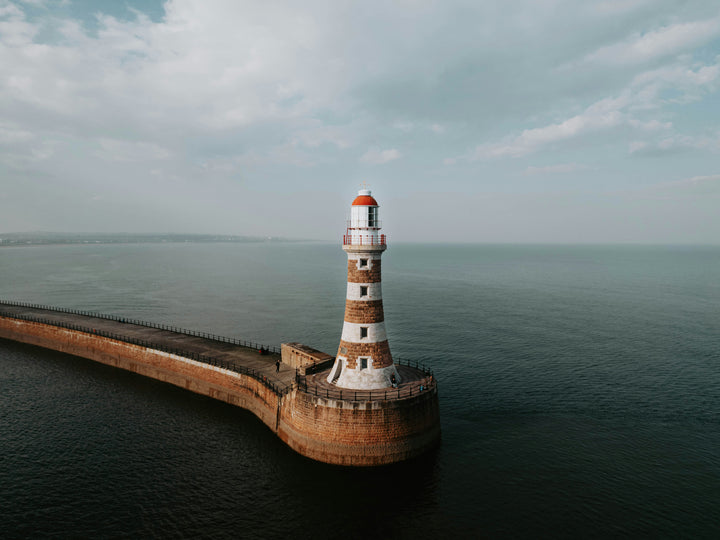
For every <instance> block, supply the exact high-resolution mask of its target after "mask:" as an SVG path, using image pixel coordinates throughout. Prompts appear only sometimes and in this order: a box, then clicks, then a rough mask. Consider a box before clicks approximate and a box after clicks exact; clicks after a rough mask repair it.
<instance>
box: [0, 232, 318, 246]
mask: <svg viewBox="0 0 720 540" xmlns="http://www.w3.org/2000/svg"><path fill="white" fill-rule="evenodd" d="M305 241H307V240H303V239H290V238H279V237H275V236H239V235H232V234H177V233H174V234H170V233H168V234H148V233H145V234H133V233H50V232H28V233H0V247H4V246H46V245H67V244H80V245H87V244H153V243H189V242H192V243H218V242H227V243H238V244H247V243H261V242H305Z"/></svg>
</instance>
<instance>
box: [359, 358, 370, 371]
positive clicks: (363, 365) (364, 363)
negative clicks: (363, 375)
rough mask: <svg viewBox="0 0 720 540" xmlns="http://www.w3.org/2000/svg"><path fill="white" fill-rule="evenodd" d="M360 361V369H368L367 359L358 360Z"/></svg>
mask: <svg viewBox="0 0 720 540" xmlns="http://www.w3.org/2000/svg"><path fill="white" fill-rule="evenodd" d="M358 360H360V369H367V361H368V359H367V358H358Z"/></svg>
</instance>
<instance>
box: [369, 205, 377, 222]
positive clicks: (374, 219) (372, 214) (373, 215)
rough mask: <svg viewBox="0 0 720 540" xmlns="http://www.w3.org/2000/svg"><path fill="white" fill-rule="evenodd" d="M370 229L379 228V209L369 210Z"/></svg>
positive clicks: (371, 208)
mask: <svg viewBox="0 0 720 540" xmlns="http://www.w3.org/2000/svg"><path fill="white" fill-rule="evenodd" d="M368 227H377V208H375V207H372V206H371V207H370V208H368Z"/></svg>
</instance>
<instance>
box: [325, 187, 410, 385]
mask: <svg viewBox="0 0 720 540" xmlns="http://www.w3.org/2000/svg"><path fill="white" fill-rule="evenodd" d="M348 225H349V226H348V228H347V231H346V234H345V236H344V237H343V249H344V250H345V252H346V253H347V255H348V279H347V281H348V283H347V296H346V300H345V322H344V324H343V331H342V337H341V338H340V347H339V348H338V354H337V357H336V359H335V364H334V365H333V368H332V370H331V371H330V375H329V376H328V382H330V383H333V384H336V385H337V386H340V387H342V388H355V389H358V390H359V389H375V388H387V387H389V386H391V385H392V381H393V379H394V380H395V381H396V382H399V381H400V377H399V375H398V372H397V370H396V369H395V365H394V364H393V360H392V355H391V354H390V346H389V345H388V340H387V334H386V333H385V316H384V314H383V303H382V287H381V283H380V258H381V256H382V254H383V251H385V249H386V248H387V245H386V243H385V235H384V234H380V220H379V219H378V203H377V201H376V200H375V199H374V198H373V197H372V195H371V193H370V190H369V189H361V190H360V191H359V192H358V195H357V197H356V198H355V200H354V201H353V203H352V207H351V211H350V222H349V224H348Z"/></svg>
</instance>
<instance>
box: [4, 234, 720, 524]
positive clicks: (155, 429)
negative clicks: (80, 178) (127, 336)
mask: <svg viewBox="0 0 720 540" xmlns="http://www.w3.org/2000/svg"><path fill="white" fill-rule="evenodd" d="M345 269H346V264H345V254H344V253H343V252H342V250H341V249H340V247H339V246H337V245H324V244H311V243H308V244H145V245H120V246H118V245H87V246H48V247H29V248H2V249H0V276H1V277H2V279H1V280H0V298H3V299H13V300H23V301H29V302H38V303H44V304H50V305H57V306H62V307H69V308H79V309H87V310H98V311H101V312H104V313H114V314H121V315H126V316H129V317H136V318H140V319H145V320H148V321H155V322H164V323H171V324H175V325H177V326H181V327H186V328H192V329H198V330H206V331H212V332H214V333H217V334H223V335H227V336H234V337H241V338H245V339H253V340H257V341H260V342H264V343H268V344H279V343H280V342H282V341H301V342H304V343H307V344H309V345H312V346H315V347H317V348H319V349H322V350H325V351H328V352H330V353H334V352H335V350H336V348H337V344H338V341H339V338H340V331H341V328H342V319H343V309H344V297H345ZM383 295H384V302H385V315H386V324H387V328H388V334H389V339H390V345H391V349H392V351H393V354H394V355H395V356H398V357H401V358H404V359H418V360H420V361H423V362H425V363H426V364H429V365H431V366H432V367H433V368H434V370H435V373H436V375H437V377H438V379H439V384H440V397H441V402H440V407H441V416H442V429H443V442H442V445H441V447H440V449H439V450H438V451H437V452H436V453H433V454H431V455H428V456H425V457H423V458H421V459H419V460H417V461H414V462H411V463H406V464H402V465H398V466H392V467H385V468H381V469H373V470H352V469H345V468H340V467H333V466H327V465H323V464H320V463H315V462H312V461H310V460H307V459H305V458H303V457H301V456H299V455H297V454H295V453H294V452H292V451H291V450H290V449H288V448H287V447H285V446H284V445H283V444H282V443H281V442H280V441H279V439H277V438H276V437H275V436H274V435H273V434H272V433H270V431H269V430H267V429H266V428H265V427H264V426H263V425H262V424H261V423H260V421H259V420H256V419H255V417H253V416H252V415H251V414H249V413H247V412H245V411H243V410H241V409H237V408H233V407H231V406H229V405H224V404H222V403H216V402H213V401H212V400H210V399H207V398H204V397H202V396H197V395H194V394H191V393H188V392H185V391H183V390H181V389H178V388H174V387H172V386H168V385H164V384H162V383H159V382H156V381H152V380H147V379H144V378H142V377H140V376H136V375H133V374H130V373H126V372H123V371H120V370H116V369H113V368H109V367H106V366H102V365H98V364H94V363H93V362H90V361H88V360H83V359H79V358H74V357H70V356H67V355H63V354H59V353H55V352H50V351H45V350H42V349H38V348H34V347H29V346H24V345H19V344H15V343H12V342H8V341H2V340H0V450H1V453H0V536H2V537H5V538H21V537H38V536H48V537H58V538H65V537H159V538H164V537H214V538H224V537H243V538H287V537H289V536H290V535H292V536H293V537H299V538H369V537H381V538H384V537H398V538H418V537H420V538H425V537H439V536H446V535H453V536H456V537H478V536H479V537H488V536H489V537H499V536H514V537H537V536H539V535H544V536H552V537H578V536H581V537H608V536H626V537H637V536H665V537H678V536H683V537H695V538H698V537H708V538H716V537H718V534H720V248H719V247H648V246H646V247H642V246H601V247H598V246H592V247H590V246H471V245H468V246H455V245H454V246H446V245H434V246H433V245H410V244H406V245H402V244H397V245H391V246H390V248H389V249H388V251H387V253H386V254H385V256H384V257H383Z"/></svg>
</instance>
